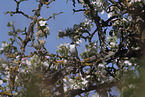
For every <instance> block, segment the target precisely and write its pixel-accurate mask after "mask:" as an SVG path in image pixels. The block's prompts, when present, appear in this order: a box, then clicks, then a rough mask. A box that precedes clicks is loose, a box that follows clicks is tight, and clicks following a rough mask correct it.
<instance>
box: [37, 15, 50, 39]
mask: <svg viewBox="0 0 145 97" xmlns="http://www.w3.org/2000/svg"><path fill="white" fill-rule="evenodd" d="M46 22H47V21H45V20H44V19H43V18H40V20H39V21H38V23H37V26H36V29H37V32H36V34H35V36H36V37H37V38H38V39H40V38H42V37H46V38H47V35H49V34H50V32H49V31H50V30H49V27H47V23H46Z"/></svg>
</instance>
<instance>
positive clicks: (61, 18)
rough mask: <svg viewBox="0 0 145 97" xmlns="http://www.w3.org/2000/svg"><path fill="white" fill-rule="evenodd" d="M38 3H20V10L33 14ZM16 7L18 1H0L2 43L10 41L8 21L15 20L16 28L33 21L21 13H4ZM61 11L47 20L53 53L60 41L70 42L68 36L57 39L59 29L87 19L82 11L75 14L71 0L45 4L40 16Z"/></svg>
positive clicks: (48, 43) (50, 47) (45, 16)
mask: <svg viewBox="0 0 145 97" xmlns="http://www.w3.org/2000/svg"><path fill="white" fill-rule="evenodd" d="M37 5H38V2H35V0H28V1H25V2H22V3H21V4H20V10H21V11H23V12H25V13H26V14H28V15H31V16H33V14H34V12H32V10H33V9H36V8H37ZM15 7H16V3H15V2H14V1H13V0H3V2H1V3H0V13H1V14H0V43H2V41H8V39H9V38H10V37H9V36H8V31H10V29H9V28H8V27H7V23H8V22H12V21H13V22H14V26H15V28H16V29H24V27H28V26H29V24H30V22H31V21H30V19H27V18H26V17H24V16H22V15H21V14H15V15H13V16H12V17H11V16H10V15H9V14H7V15H4V12H6V11H15ZM79 7H81V5H80V6H77V7H76V8H79ZM59 12H63V13H62V14H60V15H57V16H56V18H55V20H54V19H50V20H49V21H48V22H47V23H48V26H49V28H50V35H49V36H48V38H47V39H46V48H47V50H48V51H49V52H52V53H55V52H56V50H57V46H58V45H59V43H65V42H66V43H68V42H70V39H68V38H65V39H57V33H58V31H59V30H64V29H66V28H67V27H72V26H73V25H74V24H79V23H80V22H83V21H84V20H85V17H84V16H83V13H82V12H81V13H75V14H73V5H72V2H70V1H69V2H68V3H66V0H56V1H55V2H53V3H52V4H51V5H50V7H49V8H48V9H47V8H46V6H45V5H44V6H43V7H42V10H41V16H40V17H44V18H48V17H49V16H51V15H52V14H53V13H59ZM28 52H29V50H28Z"/></svg>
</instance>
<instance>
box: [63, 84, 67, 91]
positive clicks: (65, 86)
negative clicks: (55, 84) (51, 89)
mask: <svg viewBox="0 0 145 97" xmlns="http://www.w3.org/2000/svg"><path fill="white" fill-rule="evenodd" d="M63 89H64V92H66V91H67V85H66V84H64V87H63Z"/></svg>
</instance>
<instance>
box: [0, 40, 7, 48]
mask: <svg viewBox="0 0 145 97" xmlns="http://www.w3.org/2000/svg"><path fill="white" fill-rule="evenodd" d="M7 46H8V43H7V42H3V43H2V48H0V50H4V48H5V47H7Z"/></svg>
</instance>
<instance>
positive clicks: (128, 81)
mask: <svg viewBox="0 0 145 97" xmlns="http://www.w3.org/2000/svg"><path fill="white" fill-rule="evenodd" d="M24 1H27V0H19V1H17V0H14V2H16V6H17V7H16V11H7V12H6V14H8V13H9V14H10V15H11V16H13V15H14V14H21V15H23V16H24V17H27V18H28V19H30V20H31V22H30V25H29V26H28V27H26V28H24V29H16V28H15V26H14V24H13V22H9V23H8V25H7V26H8V27H10V29H11V31H9V32H8V35H9V36H11V38H10V39H9V42H6V41H3V43H2V47H1V49H0V53H1V54H4V55H5V56H6V59H0V64H1V65H0V70H1V77H0V89H1V91H0V94H1V95H2V96H6V95H7V96H10V97H11V96H18V97H19V96H22V97H74V96H76V95H79V96H88V95H89V94H91V93H92V92H91V91H93V90H95V93H96V95H94V96H97V97H99V96H101V97H107V96H108V95H110V96H111V97H114V96H115V95H113V94H111V88H112V87H117V89H118V90H119V91H120V93H121V94H120V95H119V94H118V95H119V96H120V97H128V96H129V97H136V95H138V93H139V94H140V95H141V96H140V97H142V95H143V91H140V90H141V89H144V87H143V86H144V84H143V83H144V77H142V76H143V73H144V72H142V71H144V65H143V63H144V62H143V59H144V37H143V36H144V31H145V27H144V25H145V23H144V21H145V2H144V1H141V0H118V1H115V0H71V1H72V3H73V6H74V7H75V5H76V4H82V6H83V9H81V8H80V9H73V12H74V14H75V13H76V12H80V11H83V12H84V16H85V17H86V20H85V21H84V22H82V23H80V24H74V26H73V27H72V28H67V29H65V30H64V29H62V30H59V31H58V38H64V37H68V38H70V39H71V40H72V43H73V44H75V48H74V49H76V52H77V46H80V43H81V42H82V40H84V41H85V42H84V44H86V45H85V48H86V50H85V51H84V52H82V53H81V54H80V55H76V56H73V55H72V53H71V51H70V49H73V48H71V46H70V43H65V44H60V45H59V46H58V50H57V51H56V54H51V53H49V52H48V51H47V49H46V48H45V43H46V41H45V39H46V38H47V36H48V35H49V34H51V32H50V30H49V27H48V24H47V21H49V19H50V18H52V17H53V18H54V19H55V16H56V15H59V14H61V13H62V12H60V13H54V14H53V15H52V16H50V17H48V18H46V19H44V18H43V17H39V16H41V14H40V12H41V8H42V7H43V6H45V5H46V6H47V8H49V5H51V4H53V3H52V2H55V0H39V1H38V0H36V1H37V2H38V3H39V4H38V7H37V9H34V10H32V11H33V12H34V15H33V16H29V15H27V14H26V13H24V12H23V11H20V9H19V7H20V3H21V2H24ZM27 2H29V1H27ZM104 13H107V14H108V19H107V20H103V19H102V18H101V14H104ZM109 27H111V30H109ZM35 31H36V32H35ZM96 36H97V37H98V39H97V38H96ZM15 44H17V45H15ZM28 46H29V47H31V48H33V49H35V50H34V51H32V52H31V53H30V54H28V53H27V51H26V47H28ZM74 51H75V50H74ZM139 80H141V83H139ZM3 83H6V85H5V86H4V85H3ZM140 86H142V88H139V87H140Z"/></svg>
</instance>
